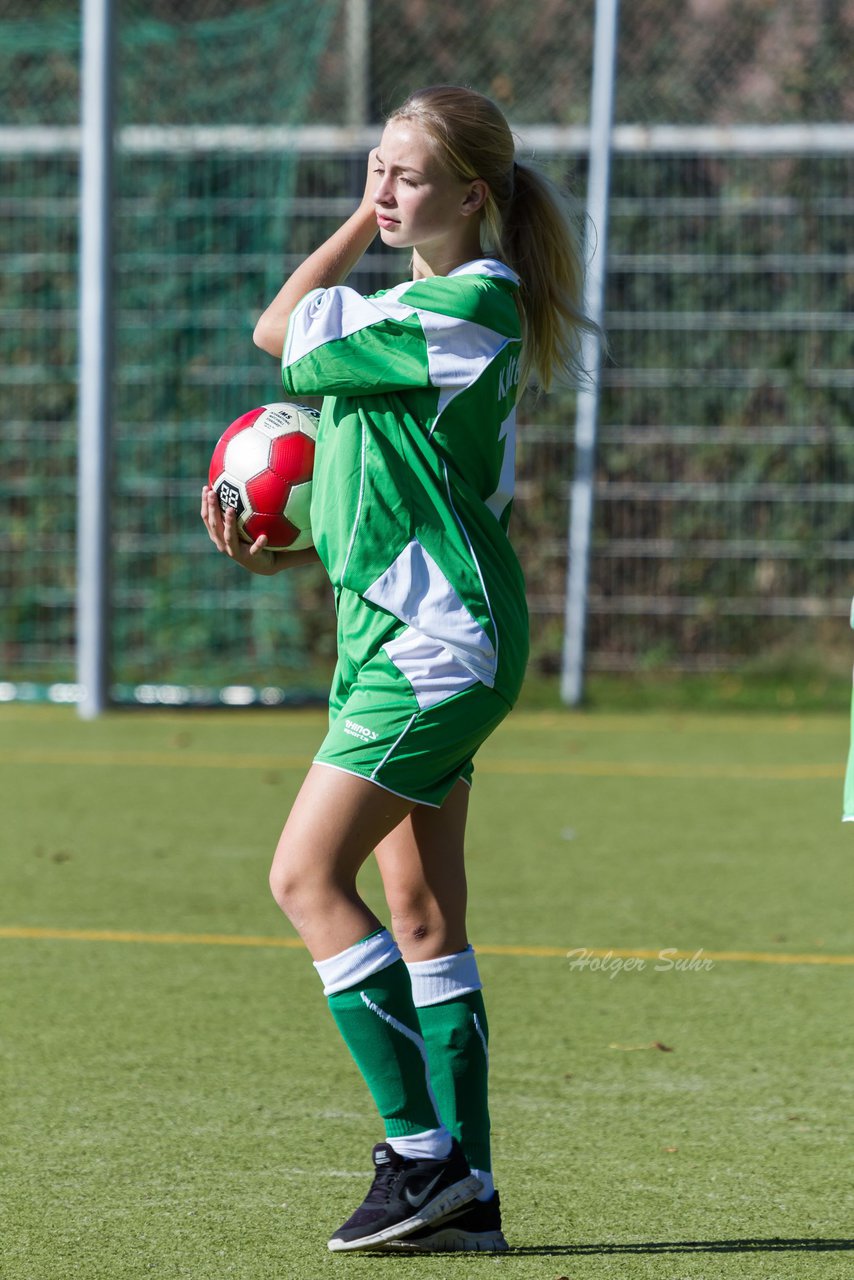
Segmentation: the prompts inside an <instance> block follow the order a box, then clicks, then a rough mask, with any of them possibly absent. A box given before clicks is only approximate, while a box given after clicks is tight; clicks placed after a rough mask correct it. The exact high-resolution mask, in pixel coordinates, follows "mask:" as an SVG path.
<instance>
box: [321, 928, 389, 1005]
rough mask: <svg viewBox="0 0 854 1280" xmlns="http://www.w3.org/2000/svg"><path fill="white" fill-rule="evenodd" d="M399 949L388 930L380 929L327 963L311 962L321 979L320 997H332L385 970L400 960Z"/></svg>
mask: <svg viewBox="0 0 854 1280" xmlns="http://www.w3.org/2000/svg"><path fill="white" fill-rule="evenodd" d="M400 958H401V955H400V948H399V947H398V945H397V943H396V942H395V940H394V938H393V937H392V936H391V934H390V933H389V931H388V929H382V930H380V932H379V933H375V934H373V935H372V936H371V937H370V938H363V939H362V941H361V942H356V943H354V945H353V946H352V947H348V948H347V949H346V951H339V953H338V955H337V956H330V957H329V959H328V960H315V961H314V967H315V969H316V970H317V972H318V973H319V974H320V976H321V978H322V979H323V994H324V995H325V996H333V995H335V994H336V993H337V992H338V991H346V990H347V988H348V987H355V986H356V985H357V984H358V983H360V982H366V981H367V979H368V978H372V977H373V976H374V974H375V973H379V972H380V971H381V970H382V969H387V968H388V966H389V965H390V964H394V962H395V960H400Z"/></svg>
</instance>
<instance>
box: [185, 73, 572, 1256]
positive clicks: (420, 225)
mask: <svg viewBox="0 0 854 1280" xmlns="http://www.w3.org/2000/svg"><path fill="white" fill-rule="evenodd" d="M377 234H379V236H380V237H381V239H382V240H383V242H384V243H385V244H387V245H389V246H393V247H395V248H399V249H405V250H407V251H409V253H410V254H411V268H412V275H411V279H409V280H407V281H406V282H405V283H403V284H400V285H397V286H396V287H395V288H393V289H390V290H388V291H386V292H383V293H379V294H376V295H374V296H373V297H363V296H361V295H360V294H358V293H356V292H355V291H354V290H353V289H351V288H348V287H346V286H344V285H343V284H342V282H343V281H344V280H345V279H346V277H347V276H348V274H349V273H350V272H351V271H352V269H353V267H354V266H355V265H356V263H357V262H358V261H359V259H360V258H361V257H362V255H363V254H364V253H365V251H366V250H367V249H368V248H369V246H370V245H371V243H372V242H373V240H374V238H375V237H376V236H377ZM581 280H582V270H581V261H580V257H579V253H578V250H577V247H576V242H575V239H574V238H573V235H572V234H571V232H570V230H569V227H568V224H567V222H566V220H565V217H564V214H563V211H562V209H561V206H560V203H559V202H558V200H557V199H556V198H555V196H554V195H553V194H552V190H551V188H550V187H549V186H548V184H547V183H546V182H545V181H544V179H542V178H541V177H540V176H539V175H538V174H537V173H536V172H535V171H534V170H532V169H531V168H529V167H528V166H526V165H524V164H519V163H517V162H516V160H515V156H514V143H513V137H512V135H511V133H510V130H509V128H508V125H507V123H506V121H505V119H504V117H503V115H502V113H501V112H500V110H499V109H498V108H497V107H496V106H495V105H494V103H492V102H491V101H489V99H487V98H484V97H482V96H481V95H480V94H477V93H474V92H472V91H470V90H466V89H461V88H456V87H453V86H440V87H437V88H432V89H426V90H423V91H421V92H418V93H415V94H413V95H412V97H410V98H409V99H408V100H407V101H406V102H405V103H404V104H403V106H402V107H400V109H399V110H398V111H396V112H395V113H394V114H393V115H392V116H391V117H390V119H389V120H388V122H387V124H386V127H385V130H384V132H383V135H382V139H381V142H380V145H379V147H378V148H377V149H376V150H375V151H373V152H372V153H371V156H370V159H369V165H368V178H367V183H366V187H365V193H364V197H363V199H362V202H361V204H360V205H359V207H358V209H357V210H356V212H355V213H354V214H353V215H352V217H350V218H349V219H348V220H347V221H346V222H345V223H344V225H343V226H342V227H340V228H339V230H338V231H336V232H335V233H334V234H333V235H332V236H331V237H330V238H329V240H327V241H326V242H325V244H323V245H321V247H320V248H319V249H317V250H316V251H315V252H314V253H313V254H312V255H311V256H310V257H309V258H307V259H306V261H305V262H303V263H302V265H301V266H299V267H298V268H297V270H296V271H295V272H294V273H293V275H292V276H291V277H290V278H289V279H288V280H287V281H286V282H285V284H284V286H283V287H282V289H281V290H280V292H279V293H278V295H277V296H276V298H275V299H274V300H273V301H272V302H271V304H270V306H269V307H268V308H267V310H266V311H265V312H264V314H263V315H262V316H261V319H260V320H259V322H258V325H257V328H256V331H255V341H256V343H257V344H258V345H259V346H260V347H262V348H263V349H264V350H266V351H269V352H270V353H271V354H273V355H275V356H277V357H280V358H281V362H282V378H283V382H284V388H285V391H286V392H287V394H288V395H292V396H294V397H298V396H305V395H316V394H322V395H324V396H325V397H326V398H325V400H324V406H323V413H322V416H321V421H320V428H319V432H318V442H317V458H316V466H315V474H314V482H313V490H312V509H311V523H312V529H313V532H314V537H315V543H316V554H317V555H319V557H320V559H321V561H322V562H323V565H324V567H325V568H326V570H327V571H328V573H329V576H330V579H331V581H332V584H333V588H334V593H335V603H336V609H337V618H338V664H337V667H336V671H335V676H334V682H333V687H332V693H331V698H330V721H329V731H328V733H327V736H326V738H325V739H324V741H323V743H322V745H321V747H320V749H319V751H318V753H317V756H316V757H315V761H314V763H313V765H312V767H311V769H310V770H309V773H308V776H307V777H306V779H305V782H304V783H303V786H302V789H301V790H300V792H299V795H298V796H297V799H296V801H295V803H294V805H293V808H292V810H291V812H290V815H289V817H288V819H287V822H286V824H285V828H284V830H283V832H282V836H281V839H280V840H279V844H278V847H277V849H276V854H275V857H274V860H273V866H272V871H271V876H270V883H271V887H272V891H273V894H274V896H275V898H276V901H277V902H278V903H279V905H280V906H281V908H282V910H283V911H284V912H285V914H286V915H287V916H288V918H289V919H290V920H291V922H292V923H293V925H294V927H295V928H296V929H297V930H298V932H299V934H300V936H301V937H302V938H303V940H304V942H305V944H306V946H307V947H308V949H309V951H310V953H311V955H312V958H313V960H314V963H315V967H316V968H317V971H318V973H319V975H320V977H321V979H322V981H323V984H324V994H325V995H326V996H327V997H328V1001H329V1007H330V1009H331V1012H332V1015H333V1017H334V1019H335V1021H336V1023H337V1025H338V1027H339V1029H340V1031H341V1034H342V1035H343V1037H344V1040H345V1041H346V1043H347V1046H348V1048H349V1049H350V1052H351V1053H352V1055H353V1057H354V1059H355V1061H356V1063H357V1065H358V1067H359V1069H360V1070H361V1072H362V1074H363V1076H364V1078H365V1080H366V1082H367V1085H368V1088H369V1090H370V1092H371V1094H372V1095H373V1098H374V1101H375V1103H376V1106H377V1108H378V1110H379V1113H380V1116H381V1117H382V1119H383V1122H384V1126H385V1140H384V1141H382V1142H380V1143H378V1144H377V1145H376V1146H375V1147H374V1151H373V1161H374V1166H375V1175H374V1180H373V1183H372V1185H371V1188H370V1190H369V1192H368V1195H367V1198H366V1199H365V1201H364V1203H363V1204H362V1205H361V1206H360V1207H359V1208H358V1209H357V1210H356V1211H355V1213H354V1214H353V1215H352V1216H351V1217H350V1218H349V1219H348V1220H347V1221H346V1222H345V1223H344V1224H343V1226H341V1227H340V1228H339V1229H338V1230H337V1231H336V1232H335V1233H334V1234H333V1236H332V1238H331V1240H330V1241H329V1248H330V1249H334V1250H351V1249H364V1248H376V1247H385V1246H395V1247H409V1248H416V1249H444V1250H451V1249H454V1250H457V1249H459V1250H463V1249H472V1250H473V1249H481V1250H491V1251H495V1250H500V1249H505V1248H506V1247H507V1245H506V1242H505V1239H504V1236H503V1234H502V1229H501V1216H500V1209H499V1201H498V1193H497V1191H496V1190H495V1187H494V1183H493V1175H492V1161H491V1155H490V1143H489V1111H488V1106H487V1067H488V1052H487V1038H488V1027H487V1021H486V1014H485V1011H484V1004H483V998H482V995H481V981H480V977H479V975H478V967H477V961H476V959H475V955H474V952H473V950H472V948H471V946H470V945H469V942H468V937H467V934H466V879H465V869H464V861H463V845H464V833H465V825H466V813H467V806H468V795H469V787H470V784H471V778H472V759H473V757H474V755H475V752H476V751H477V749H478V747H479V746H480V745H481V743H482V742H483V741H484V739H485V738H486V737H487V736H488V735H489V734H490V733H491V732H492V730H493V729H494V728H495V727H496V725H498V724H499V723H500V722H501V720H503V718H504V717H505V715H506V714H507V712H508V711H509V710H510V708H511V707H512V705H513V703H514V701H515V699H516V696H517V694H518V692H519V687H520V685H521V682H522V677H523V672H524V668H525V662H526V657H527V650H528V621H527V613H526V607H525V590H524V582H523V579H522V574H521V571H520V568H519V564H518V562H517V560H516V556H515V554H514V552H513V550H512V547H511V544H510V541H509V539H508V534H507V529H508V521H509V515H510V505H511V500H512V494H513V460H514V423H515V406H516V400H517V396H518V391H519V387H520V385H521V386H524V385H525V382H526V381H527V379H528V376H529V374H533V375H535V376H536V377H537V378H538V379H539V381H540V383H541V384H542V385H544V386H548V384H549V382H550V380H551V378H552V376H553V374H554V373H556V372H558V371H561V370H569V371H570V372H571V371H572V370H573V368H574V365H575V361H576V353H577V338H578V333H579V330H580V329H581V328H582V327H584V326H585V325H586V323H587V322H586V321H585V320H584V318H583V317H582V315H581V314H580V310H579V300H580V294H581ZM202 517H203V519H204V521H205V524H206V526H207V529H208V533H209V535H210V537H211V539H212V541H213V542H214V544H215V545H216V547H217V548H218V549H219V550H220V551H222V552H224V553H225V554H226V555H228V556H230V557H231V558H232V559H233V560H236V561H237V562H238V563H239V564H240V565H242V566H243V567H244V568H246V569H249V570H251V571H252V572H255V573H276V572H278V571H279V570H282V569H286V568H292V567H294V566H296V565H299V564H302V563H305V562H306V561H308V560H309V559H312V558H314V555H315V553H314V552H313V551H303V552H294V553H289V552H284V553H273V552H270V551H269V550H268V549H267V548H266V546H265V539H264V538H263V537H262V538H259V539H258V540H257V541H256V542H255V543H254V544H253V545H252V546H251V547H249V546H247V545H245V544H243V543H241V542H240V541H239V539H238V537H237V532H236V528H235V521H234V518H233V517H234V513H233V512H232V511H227V512H226V513H225V517H224V518H223V516H222V514H221V512H220V509H219V505H218V503H217V500H216V497H215V495H214V494H213V493H212V492H211V491H210V490H208V489H205V490H203V495H202ZM372 852H373V853H374V854H375V856H376V859H377V862H378V864H379V869H380V872H381V875H382V880H383V886H384V890H385V895H386V899H387V903H388V909H389V913H390V922H389V923H390V925H391V931H389V928H388V927H387V926H386V925H385V924H384V923H383V922H382V921H381V920H379V919H378V918H377V917H376V916H375V915H374V914H373V912H372V911H370V910H369V909H368V907H367V905H366V904H365V903H364V902H363V901H362V899H361V898H360V896H359V893H358V890H357V887H356V877H357V873H358V871H359V869H360V867H361V866H362V864H363V863H364V862H365V860H366V859H367V858H368V857H369V856H370V854H371V853H372Z"/></svg>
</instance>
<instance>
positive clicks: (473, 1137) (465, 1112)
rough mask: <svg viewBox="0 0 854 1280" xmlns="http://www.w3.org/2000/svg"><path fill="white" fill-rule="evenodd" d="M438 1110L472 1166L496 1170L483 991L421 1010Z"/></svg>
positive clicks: (422, 1007)
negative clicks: (492, 1137)
mask: <svg viewBox="0 0 854 1280" xmlns="http://www.w3.org/2000/svg"><path fill="white" fill-rule="evenodd" d="M418 1021H419V1022H420V1024H421V1030H422V1032H423V1035H424V1042H425V1044H426V1045H427V1057H428V1061H429V1064H430V1081H431V1084H432V1086H433V1092H434V1094H435V1095H436V1102H437V1105H438V1108H439V1114H440V1116H441V1117H442V1120H443V1122H444V1123H445V1124H446V1125H447V1127H448V1129H449V1130H450V1131H451V1133H452V1134H453V1136H454V1137H455V1138H456V1139H457V1141H458V1142H459V1143H460V1146H461V1147H462V1149H463V1151H464V1152H465V1156H466V1159H467V1160H468V1162H469V1165H470V1166H471V1168H472V1169H479V1170H486V1171H489V1170H491V1169H492V1157H491V1154H490V1146H489V1104H488V1083H487V1075H488V1068H489V1054H488V1050H487V1042H488V1037H489V1027H488V1025H487V1021H486V1010H485V1009H484V1006H483V997H482V995H481V993H480V991H469V992H466V993H465V994H464V995H460V996H456V997H454V998H452V999H450V1000H445V1001H443V1002H442V1003H441V1004H430V1005H424V1006H420V1007H419V1008H418Z"/></svg>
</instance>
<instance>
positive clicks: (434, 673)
mask: <svg viewBox="0 0 854 1280" xmlns="http://www.w3.org/2000/svg"><path fill="white" fill-rule="evenodd" d="M383 649H384V650H385V652H386V653H387V654H388V656H389V658H390V659H391V661H392V662H393V663H394V665H395V666H396V667H397V669H398V671H400V672H401V674H402V675H405V676H406V678H407V680H408V681H409V683H410V684H411V685H412V691H413V693H414V694H415V700H416V702H417V703H418V705H419V707H420V708H421V710H422V711H427V710H428V708H430V707H436V706H438V705H439V703H440V702H444V701H445V699H446V698H452V697H453V696H454V694H455V693H462V691H463V690H464V689H470V688H471V687H472V685H475V684H477V683H478V681H477V677H476V676H473V675H472V673H471V672H470V671H469V669H468V667H465V666H463V664H462V663H461V662H460V660H459V658H456V657H455V656H454V654H452V653H451V651H450V649H446V648H445V646H444V645H443V644H440V643H439V641H438V640H433V639H432V638H431V637H430V636H424V635H422V634H421V632H420V631H415V630H413V628H412V627H407V629H406V631H404V632H402V634H401V635H399V636H397V638H396V639H394V640H389V642H388V644H384V645H383Z"/></svg>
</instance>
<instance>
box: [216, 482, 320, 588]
mask: <svg viewBox="0 0 854 1280" xmlns="http://www.w3.org/2000/svg"><path fill="white" fill-rule="evenodd" d="M201 516H202V521H203V522H204V526H205V528H206V529H207V531H208V537H209V538H210V540H211V542H212V543H213V544H214V546H215V547H216V549H217V551H221V552H222V553H223V555H226V556H228V557H229V559H231V560H236V561H237V563H238V564H239V565H240V566H241V567H242V568H243V569H247V570H248V571H249V572H250V573H258V574H261V575H262V576H264V577H270V576H271V575H272V574H274V573H281V571H282V570H283V569H292V568H296V567H297V566H298V565H301V564H311V563H313V562H314V561H316V560H317V559H318V555H317V552H316V551H315V549H314V547H306V548H305V549H304V550H302V551H270V550H269V549H268V547H267V537H266V534H263V533H262V534H261V536H260V537H259V538H256V539H255V541H254V542H253V543H252V545H251V546H250V545H249V543H248V542H243V541H242V539H241V538H240V536H239V535H238V532H237V516H236V514H235V512H234V510H233V509H232V508H231V507H229V508H228V509H227V510H226V512H225V515H223V513H222V509H221V507H220V505H219V498H218V497H217V495H216V493H215V492H214V490H213V489H211V488H210V487H209V486H208V485H205V486H204V487H203V489H202V510H201Z"/></svg>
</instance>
